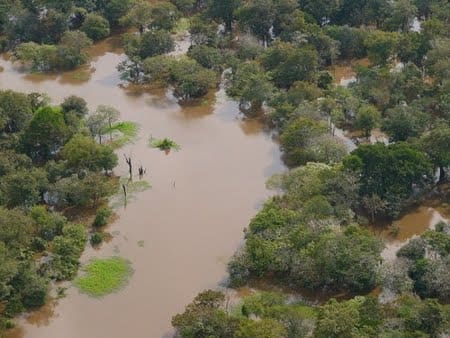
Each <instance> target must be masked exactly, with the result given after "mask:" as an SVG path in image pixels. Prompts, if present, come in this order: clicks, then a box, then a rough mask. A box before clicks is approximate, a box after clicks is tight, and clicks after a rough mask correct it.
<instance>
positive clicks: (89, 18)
mask: <svg viewBox="0 0 450 338" xmlns="http://www.w3.org/2000/svg"><path fill="white" fill-rule="evenodd" d="M81 30H82V31H83V32H85V33H86V35H87V36H88V37H89V38H90V39H92V40H94V41H97V40H101V39H104V38H106V37H107V36H108V35H109V34H110V27H109V22H108V20H106V19H105V18H104V17H102V16H101V15H97V14H94V13H90V14H88V15H86V19H85V20H84V23H83V25H82V26H81Z"/></svg>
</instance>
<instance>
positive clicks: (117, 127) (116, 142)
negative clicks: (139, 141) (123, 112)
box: [106, 121, 139, 148]
mask: <svg viewBox="0 0 450 338" xmlns="http://www.w3.org/2000/svg"><path fill="white" fill-rule="evenodd" d="M106 133H112V135H113V141H112V142H111V144H112V146H113V147H114V148H120V147H123V146H124V145H126V144H130V143H133V141H134V139H135V138H136V137H137V135H138V133H139V125H138V124H137V123H135V122H130V121H124V122H118V123H116V124H114V125H113V126H112V127H111V128H110V129H108V130H107V131H106Z"/></svg>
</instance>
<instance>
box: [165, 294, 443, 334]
mask: <svg viewBox="0 0 450 338" xmlns="http://www.w3.org/2000/svg"><path fill="white" fill-rule="evenodd" d="M172 324H173V326H174V327H175V328H176V330H177V334H179V335H180V336H181V337H186V338H194V337H195V338H200V337H205V338H206V337H211V334H213V335H214V337H221V338H222V337H223V338H225V337H226V338H230V337H231V338H256V337H258V338H259V337H261V338H262V337H264V338H299V337H314V338H330V337H333V338H334V337H335V338H338V337H339V338H340V337H354V338H357V337H438V336H440V335H442V334H445V332H447V330H448V329H449V325H450V309H449V307H448V306H442V305H440V304H439V303H437V302H436V301H433V300H425V301H422V300H420V299H419V298H417V297H415V296H412V295H404V296H401V297H399V298H397V299H396V300H395V302H392V303H391V304H380V303H379V302H378V301H377V299H376V298H374V297H361V296H359V297H355V298H353V299H351V300H348V301H342V302H337V301H336V300H334V299H333V300H331V301H329V302H327V303H326V304H324V305H322V306H308V305H306V304H304V303H302V302H300V301H295V300H294V301H292V300H288V298H287V297H286V296H283V295H282V294H278V293H272V292H261V293H255V294H253V295H251V296H247V297H245V298H244V299H243V300H242V301H241V302H240V303H239V304H238V305H234V306H233V305H229V303H228V302H227V301H226V297H225V295H224V294H223V293H221V292H217V291H210V290H209V291H205V292H202V293H200V294H199V295H198V296H197V297H196V298H195V299H194V301H193V302H192V303H191V304H189V305H188V306H187V307H186V310H185V312H183V313H182V314H178V315H176V316H174V317H173V318H172Z"/></svg>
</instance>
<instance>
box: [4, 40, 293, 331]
mask: <svg viewBox="0 0 450 338" xmlns="http://www.w3.org/2000/svg"><path fill="white" fill-rule="evenodd" d="M111 50H112V52H111ZM92 53H93V56H94V59H93V62H92V63H91V65H89V67H87V69H90V70H91V73H90V77H89V78H88V79H87V80H85V81H79V80H77V79H73V78H70V77H67V74H64V75H41V74H38V75H35V74H33V75H27V74H26V73H23V72H21V71H20V69H19V68H18V67H17V66H13V65H12V63H11V62H10V61H8V60H5V59H1V60H0V67H2V68H4V71H3V72H2V73H1V74H0V88H1V89H12V90H17V91H22V92H43V93H46V94H48V95H49V96H50V97H51V99H52V100H53V102H54V103H59V102H61V101H62V100H63V98H65V97H67V96H69V95H77V96H80V97H83V98H84V99H85V100H86V101H87V102H88V104H89V107H90V108H91V110H94V109H95V108H96V107H97V105H100V104H107V105H111V106H114V107H115V108H117V109H119V110H120V111H121V112H122V116H121V119H122V120H129V121H133V122H136V123H138V124H139V126H140V132H139V137H138V139H137V140H136V141H135V142H134V144H130V145H127V146H126V147H125V148H122V149H120V150H119V151H118V155H119V159H120V165H119V167H118V168H117V169H116V170H115V172H116V174H119V175H122V176H126V175H127V166H126V163H125V161H124V160H123V154H127V156H131V157H132V159H133V162H134V164H135V167H136V168H138V166H140V165H142V166H143V167H145V168H146V169H147V174H146V176H145V177H144V179H145V180H147V181H148V182H149V183H150V184H151V186H152V188H151V189H148V190H145V191H143V192H141V193H139V194H137V195H136V198H135V199H134V200H133V201H132V202H131V203H129V204H128V205H127V207H126V208H124V207H123V206H121V207H120V208H118V209H117V210H116V211H117V213H118V216H119V217H118V219H117V220H116V221H115V222H114V223H113V224H112V225H111V226H110V227H109V228H108V229H107V231H108V232H109V233H111V234H113V235H114V237H113V238H112V240H111V241H110V242H108V243H105V244H103V245H102V247H101V248H100V249H99V250H96V249H93V248H90V247H89V248H87V249H86V251H85V253H84V255H83V257H82V261H83V262H87V261H89V259H91V258H92V257H99V258H102V257H110V256H114V255H120V256H121V257H124V258H125V259H127V260H129V261H130V262H132V265H133V269H134V275H133V277H132V278H131V279H130V281H129V284H128V286H127V287H126V288H125V289H124V290H122V291H121V292H119V293H115V294H112V295H108V296H107V297H104V298H101V299H95V298H91V297H89V296H87V295H84V294H80V293H79V292H78V291H77V290H76V289H75V288H74V287H70V288H69V289H68V290H67V292H66V294H67V296H66V297H64V298H62V299H59V300H57V301H52V302H50V303H49V304H48V305H47V306H45V307H44V308H43V309H42V310H41V311H38V312H35V313H32V314H30V315H27V316H26V317H24V318H22V319H21V320H20V323H19V326H18V328H17V329H16V330H14V331H13V332H11V334H10V335H9V337H10V338H11V337H14V338H21V337H24V338H49V337H64V338H80V337H85V338H98V337H110V338H123V337H126V336H130V337H133V338H139V337H146V338H147V337H170V336H171V332H172V329H171V325H170V319H171V317H172V316H173V315H174V314H176V313H178V312H180V311H182V310H183V309H184V307H185V305H186V304H188V303H189V302H190V301H191V300H192V298H194V297H195V295H196V294H197V293H198V292H200V291H202V290H204V289H205V288H217V287H218V286H219V284H220V283H221V282H222V281H223V280H224V279H225V278H226V263H227V262H228V260H229V258H230V256H231V255H232V254H233V253H234V251H235V250H236V248H237V247H238V246H239V245H240V243H241V241H242V238H243V233H242V230H243V228H244V227H245V226H246V225H247V224H248V221H249V219H250V218H251V217H252V216H254V214H255V213H256V210H257V209H258V208H259V207H260V206H261V204H262V203H263V202H264V200H266V199H267V197H268V196H269V195H270V192H269V191H268V190H266V188H265V181H266V179H267V178H268V177H269V176H271V175H272V174H274V173H277V172H280V171H282V170H284V169H285V168H284V166H283V164H282V162H281V160H280V152H279V150H278V146H277V144H275V143H274V142H273V141H272V136H271V135H270V134H269V133H267V132H266V131H265V130H264V128H263V124H262V123H260V122H258V121H255V120H244V119H242V118H241V117H240V115H239V113H238V104H237V103H235V102H234V101H232V100H229V99H228V98H227V97H226V95H225V93H224V90H223V89H221V90H220V91H219V92H218V93H217V94H216V95H211V97H208V98H207V99H206V100H204V101H202V102H199V103H198V104H197V105H190V106H188V107H186V108H182V107H180V106H179V105H178V104H177V102H176V101H175V100H174V99H173V98H172V97H171V96H170V95H165V93H153V94H150V93H146V92H145V91H143V90H134V89H133V88H132V87H130V88H128V90H126V89H122V88H121V87H120V86H119V85H120V83H121V81H120V78H119V74H118V72H117V71H116V66H117V64H118V63H119V62H120V61H122V60H123V59H124V56H123V55H122V54H121V51H120V49H119V48H115V47H114V40H111V39H109V40H107V41H105V42H103V43H101V44H99V45H96V46H95V48H93V51H92ZM150 135H155V136H158V137H167V138H171V139H174V140H176V141H177V143H179V144H180V146H181V149H180V150H179V151H178V152H171V153H170V155H169V156H166V155H165V153H164V152H161V151H159V150H156V149H152V148H151V147H149V145H148V140H149V137H150ZM137 176H138V175H137V173H136V179H138V178H137Z"/></svg>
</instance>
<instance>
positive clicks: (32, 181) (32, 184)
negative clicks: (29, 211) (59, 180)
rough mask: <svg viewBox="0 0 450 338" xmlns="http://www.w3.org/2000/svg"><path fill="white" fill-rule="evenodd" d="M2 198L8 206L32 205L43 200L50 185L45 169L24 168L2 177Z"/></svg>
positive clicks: (0, 190) (0, 180)
mask: <svg viewBox="0 0 450 338" xmlns="http://www.w3.org/2000/svg"><path fill="white" fill-rule="evenodd" d="M0 182H1V188H0V192H1V200H3V202H4V203H5V205H6V206H7V207H8V208H14V207H31V206H32V205H34V204H36V203H38V202H39V201H41V200H42V195H43V193H44V192H45V189H46V188H47V186H48V181H47V176H46V173H45V171H43V170H41V169H37V168H35V169H32V170H28V169H22V170H18V171H14V172H11V173H9V174H8V175H6V176H3V177H2V178H1V179H0Z"/></svg>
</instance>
